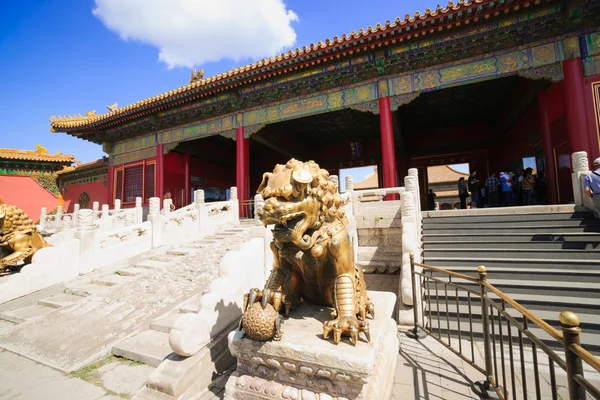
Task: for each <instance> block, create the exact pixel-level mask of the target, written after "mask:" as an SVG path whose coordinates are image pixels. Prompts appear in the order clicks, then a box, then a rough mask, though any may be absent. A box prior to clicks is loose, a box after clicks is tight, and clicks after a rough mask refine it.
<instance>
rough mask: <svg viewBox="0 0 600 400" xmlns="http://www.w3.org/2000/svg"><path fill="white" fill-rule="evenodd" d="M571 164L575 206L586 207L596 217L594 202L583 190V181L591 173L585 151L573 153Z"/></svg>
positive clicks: (596, 211)
mask: <svg viewBox="0 0 600 400" xmlns="http://www.w3.org/2000/svg"><path fill="white" fill-rule="evenodd" d="M571 162H572V165H573V172H572V174H571V180H572V183H573V198H574V201H575V205H577V206H584V207H586V208H587V209H589V210H590V211H592V212H593V213H594V214H595V215H596V217H598V216H599V214H598V210H596V207H594V201H593V200H592V198H591V197H589V196H587V195H586V194H585V191H584V190H583V180H584V179H585V177H586V176H587V175H589V174H591V173H592V171H590V168H589V161H588V155H587V153H586V152H585V151H578V152H576V153H573V154H572V155H571Z"/></svg>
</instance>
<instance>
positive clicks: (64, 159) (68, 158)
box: [0, 144, 75, 164]
mask: <svg viewBox="0 0 600 400" xmlns="http://www.w3.org/2000/svg"><path fill="white" fill-rule="evenodd" d="M0 159H4V160H22V161H42V162H55V163H69V164H70V163H72V162H74V161H75V156H73V155H66V154H62V153H61V152H60V151H59V152H58V153H56V154H48V150H46V149H45V148H44V147H42V146H41V145H39V144H38V145H36V150H15V149H3V148H0Z"/></svg>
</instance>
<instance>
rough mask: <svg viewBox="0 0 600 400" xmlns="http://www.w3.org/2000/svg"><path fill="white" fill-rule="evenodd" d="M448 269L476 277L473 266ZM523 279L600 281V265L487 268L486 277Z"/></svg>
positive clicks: (436, 274) (438, 275)
mask: <svg viewBox="0 0 600 400" xmlns="http://www.w3.org/2000/svg"><path fill="white" fill-rule="evenodd" d="M446 269H447V270H449V271H453V272H458V273H461V274H464V275H469V276H472V277H474V278H477V277H478V274H477V268H474V267H447V268H446ZM433 276H437V277H441V276H447V275H445V274H442V273H436V272H434V273H433ZM510 278H514V279H523V280H534V281H535V280H545V281H560V282H565V283H567V282H600V267H597V268H594V269H593V270H589V269H584V270H573V269H568V268H565V269H558V268H550V269H546V268H526V269H523V268H494V269H493V270H488V279H493V280H497V279H510Z"/></svg>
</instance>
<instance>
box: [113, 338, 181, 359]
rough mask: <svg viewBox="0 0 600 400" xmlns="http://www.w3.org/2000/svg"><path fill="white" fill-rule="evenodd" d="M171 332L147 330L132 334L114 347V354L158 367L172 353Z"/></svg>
mask: <svg viewBox="0 0 600 400" xmlns="http://www.w3.org/2000/svg"><path fill="white" fill-rule="evenodd" d="M171 353H172V351H171V347H170V346H169V334H168V333H164V332H157V331H155V330H147V331H143V332H141V333H138V334H137V335H135V336H131V337H129V338H127V339H125V340H123V341H121V342H120V343H118V344H116V345H115V346H113V348H112V354H113V355H115V356H117V357H123V358H127V359H128V360H132V361H137V362H141V363H144V364H148V365H152V366H154V367H158V366H159V365H160V363H161V362H162V361H163V360H164V359H165V358H167V356H168V355H169V354H171Z"/></svg>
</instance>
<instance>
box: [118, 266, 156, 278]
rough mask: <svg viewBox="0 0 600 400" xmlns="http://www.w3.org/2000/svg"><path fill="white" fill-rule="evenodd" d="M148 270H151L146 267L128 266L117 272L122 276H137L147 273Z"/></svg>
mask: <svg viewBox="0 0 600 400" xmlns="http://www.w3.org/2000/svg"><path fill="white" fill-rule="evenodd" d="M150 272H151V271H150V270H149V269H148V268H138V267H129V268H124V269H120V270H118V271H117V274H119V275H122V276H138V275H144V274H149V273H150Z"/></svg>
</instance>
